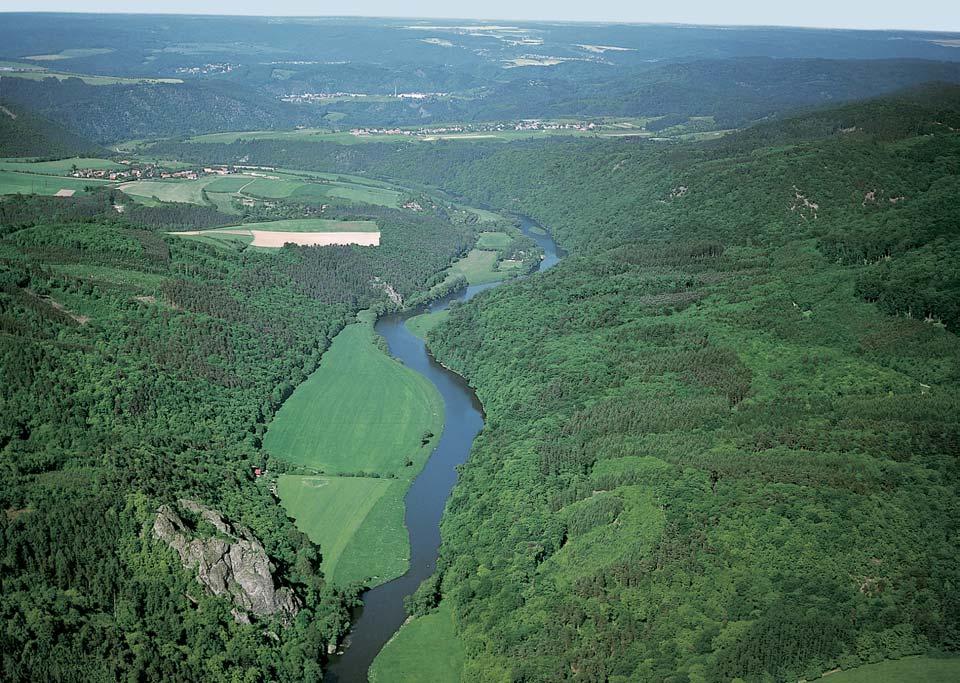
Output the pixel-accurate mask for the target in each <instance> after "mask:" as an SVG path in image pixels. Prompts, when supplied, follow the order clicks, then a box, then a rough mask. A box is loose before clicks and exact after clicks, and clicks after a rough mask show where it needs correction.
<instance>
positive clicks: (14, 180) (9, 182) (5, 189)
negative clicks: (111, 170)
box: [0, 169, 109, 195]
mask: <svg viewBox="0 0 960 683" xmlns="http://www.w3.org/2000/svg"><path fill="white" fill-rule="evenodd" d="M104 184H109V181H105V180H93V179H90V178H64V177H61V176H54V175H41V174H39V173H18V172H16V171H8V170H5V169H0V195H3V194H44V195H53V194H57V193H58V192H60V191H61V190H67V191H73V192H74V193H76V194H83V192H84V189H85V188H86V187H89V186H92V185H104Z"/></svg>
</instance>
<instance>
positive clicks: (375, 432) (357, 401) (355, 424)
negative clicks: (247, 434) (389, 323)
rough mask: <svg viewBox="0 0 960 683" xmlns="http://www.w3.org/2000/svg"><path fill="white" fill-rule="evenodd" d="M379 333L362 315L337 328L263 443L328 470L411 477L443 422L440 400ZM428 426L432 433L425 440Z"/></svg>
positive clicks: (272, 450)
mask: <svg viewBox="0 0 960 683" xmlns="http://www.w3.org/2000/svg"><path fill="white" fill-rule="evenodd" d="M374 334H375V333H374V331H373V326H372V324H371V323H369V322H362V323H356V324H353V325H349V326H347V327H346V328H344V329H343V331H342V332H341V333H340V334H338V335H337V337H336V338H335V339H334V340H333V344H332V345H331V346H330V348H329V349H328V350H327V352H326V353H325V354H324V355H323V359H322V361H321V363H320V367H319V368H318V369H317V370H316V371H315V372H314V373H313V374H312V375H310V377H309V378H308V379H307V380H306V381H305V382H304V383H303V384H301V385H300V386H299V387H297V389H296V390H295V391H294V392H293V394H292V395H291V396H290V397H289V398H288V399H287V400H286V401H285V402H284V404H283V406H282V407H281V408H280V410H279V411H278V412H277V415H276V417H275V418H274V419H273V421H272V422H271V423H270V426H269V428H268V430H267V433H266V436H265V438H264V443H263V447H264V449H265V450H267V451H268V452H270V453H272V454H273V455H275V456H277V457H279V458H282V459H283V460H286V461H288V462H291V463H295V464H299V465H304V466H307V467H311V468H315V469H317V470H320V471H322V472H323V473H325V474H331V473H343V472H364V473H368V474H373V473H378V474H381V475H387V474H396V475H398V476H401V477H408V476H411V472H416V471H418V470H419V469H420V467H421V466H422V465H423V463H424V462H426V459H427V457H428V456H429V454H430V452H431V450H432V448H433V444H434V443H435V442H436V439H438V438H439V434H440V432H441V431H442V429H443V400H442V399H441V397H440V395H439V393H438V392H437V390H436V389H435V388H434V386H433V385H432V384H431V383H430V382H429V381H428V380H427V379H426V378H424V377H423V376H421V375H419V374H417V373H416V372H414V371H412V370H410V369H408V368H406V367H404V366H403V365H402V364H401V363H399V362H397V361H396V360H394V359H393V358H391V357H390V356H388V355H387V354H386V353H384V352H383V351H382V350H381V349H380V348H378V347H377V346H376V345H375V343H374ZM428 431H429V432H432V433H433V434H434V435H435V436H434V437H432V438H431V439H430V440H429V442H428V443H427V444H426V445H422V444H421V437H422V436H423V435H424V433H425V432H428ZM408 462H409V463H410V465H407V464H406V463H408Z"/></svg>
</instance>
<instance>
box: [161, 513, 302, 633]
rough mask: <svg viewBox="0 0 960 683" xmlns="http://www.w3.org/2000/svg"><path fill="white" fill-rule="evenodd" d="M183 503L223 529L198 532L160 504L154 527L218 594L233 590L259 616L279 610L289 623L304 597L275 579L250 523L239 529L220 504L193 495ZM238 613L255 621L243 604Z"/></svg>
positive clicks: (231, 593) (231, 594)
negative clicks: (222, 512)
mask: <svg viewBox="0 0 960 683" xmlns="http://www.w3.org/2000/svg"><path fill="white" fill-rule="evenodd" d="M178 505H179V507H180V508H181V510H184V511H189V512H192V513H194V514H196V515H198V516H199V517H200V519H202V520H204V521H205V522H207V523H209V524H210V525H211V526H213V527H214V529H216V531H217V535H216V536H198V535H197V534H196V533H195V532H194V531H193V530H192V529H191V528H190V527H189V526H188V525H187V523H185V522H184V520H183V519H182V518H181V516H180V514H178V513H177V511H176V510H174V509H173V508H172V507H171V506H169V505H162V506H161V507H160V509H159V510H158V511H157V519H156V521H155V522H154V523H153V533H154V535H155V536H156V537H157V538H159V539H160V540H162V541H164V542H165V543H166V544H167V545H169V546H170V547H171V548H173V549H174V550H175V551H177V554H178V555H180V561H181V562H183V566H184V567H187V568H188V569H196V570H197V580H198V581H199V582H200V583H202V584H203V585H204V586H206V588H207V590H209V591H210V592H211V593H213V594H214V595H224V596H228V597H230V598H232V599H233V602H234V603H235V604H236V605H237V606H238V607H239V608H241V609H243V610H247V611H249V612H250V613H252V614H254V615H256V616H258V617H268V616H277V617H279V618H280V619H281V621H283V622H285V623H289V622H290V621H291V620H292V619H293V617H294V616H296V614H297V611H298V610H299V609H300V601H299V600H298V598H297V596H296V595H294V593H293V591H292V590H290V589H289V588H277V587H276V586H275V585H274V582H273V570H274V569H275V567H274V566H273V564H272V563H271V562H270V558H269V557H268V556H267V552H266V550H265V549H264V547H263V544H262V543H260V541H259V540H257V538H256V537H255V536H254V535H253V534H252V533H251V532H250V531H249V529H245V528H243V527H238V528H236V529H234V527H232V526H231V525H230V524H229V523H228V522H227V521H226V520H225V519H224V518H223V517H222V516H221V515H220V513H218V512H217V511H216V510H211V509H210V508H208V507H206V506H203V505H200V504H199V503H197V502H194V501H192V500H180V501H178ZM238 614H239V616H238ZM234 619H236V620H237V621H238V622H240V623H244V622H245V623H249V618H248V616H247V614H246V613H245V612H239V611H238V610H234Z"/></svg>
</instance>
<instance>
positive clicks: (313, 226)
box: [243, 218, 377, 232]
mask: <svg viewBox="0 0 960 683" xmlns="http://www.w3.org/2000/svg"><path fill="white" fill-rule="evenodd" d="M243 227H244V228H249V229H250V230H272V231H279V232H376V231H377V224H376V223H375V222H374V221H336V220H331V219H329V218H291V219H289V220H283V221H264V222H263V223H245V224H244V225H243Z"/></svg>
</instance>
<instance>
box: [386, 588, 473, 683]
mask: <svg viewBox="0 0 960 683" xmlns="http://www.w3.org/2000/svg"><path fill="white" fill-rule="evenodd" d="M464 657H465V652H464V649H463V644H462V643H461V642H460V640H459V639H458V638H457V634H456V630H455V624H454V617H453V610H452V609H451V608H450V605H449V603H448V602H441V603H440V607H438V608H437V609H436V611H434V612H431V613H430V614H427V615H425V616H422V617H417V618H416V619H414V620H413V621H411V622H409V623H407V624H404V625H403V626H402V627H401V628H400V630H399V631H397V634H396V635H395V636H394V637H393V638H391V639H390V641H389V642H388V643H387V644H386V645H385V646H384V647H383V650H381V651H380V654H378V655H377V658H376V659H375V660H374V661H373V665H372V666H371V667H370V671H369V674H368V676H369V680H370V683H456V681H459V680H460V674H461V672H462V671H463V661H464Z"/></svg>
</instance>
